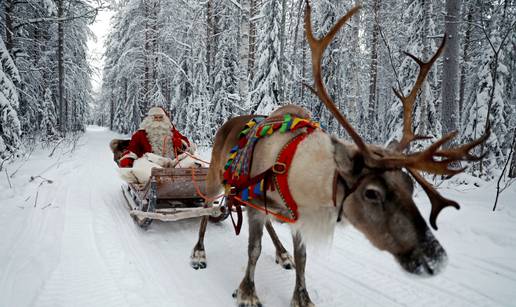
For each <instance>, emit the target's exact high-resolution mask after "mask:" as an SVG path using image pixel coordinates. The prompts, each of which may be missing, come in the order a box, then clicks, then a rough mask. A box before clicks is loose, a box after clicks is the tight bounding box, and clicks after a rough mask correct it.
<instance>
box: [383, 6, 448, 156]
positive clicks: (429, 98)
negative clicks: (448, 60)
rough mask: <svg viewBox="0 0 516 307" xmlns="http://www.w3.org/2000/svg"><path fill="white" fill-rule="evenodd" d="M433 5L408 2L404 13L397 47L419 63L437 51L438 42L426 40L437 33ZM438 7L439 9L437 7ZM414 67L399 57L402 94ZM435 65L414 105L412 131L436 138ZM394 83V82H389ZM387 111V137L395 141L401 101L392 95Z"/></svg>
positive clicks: (438, 126) (410, 81) (413, 76)
mask: <svg viewBox="0 0 516 307" xmlns="http://www.w3.org/2000/svg"><path fill="white" fill-rule="evenodd" d="M434 7H436V6H435V4H434V2H433V1H422V0H417V1H412V2H410V3H408V7H406V8H405V10H404V20H405V22H404V23H405V25H404V26H403V30H402V33H405V35H407V36H406V38H405V42H400V43H399V48H402V49H403V50H404V51H406V52H409V53H411V54H413V55H415V56H416V57H419V58H421V59H422V60H425V61H426V60H428V59H429V58H430V56H431V55H432V54H433V53H434V52H435V51H436V50H437V47H438V43H439V42H440V41H439V40H435V39H430V37H436V34H437V33H438V29H437V25H436V24H435V22H434V20H433V16H436V14H434V13H433V12H434ZM437 7H440V6H437ZM418 71H419V70H418V66H417V64H416V63H415V62H414V61H413V60H412V59H410V58H409V57H407V56H404V55H403V60H402V63H401V67H400V68H399V82H400V85H401V87H402V88H401V90H402V92H403V93H405V94H407V93H408V92H409V90H410V89H411V88H412V86H413V84H414V82H415V79H416V77H417V74H418ZM438 73H439V62H436V63H435V64H434V66H433V67H432V69H431V70H430V72H429V73H428V75H427V78H426V81H425V82H424V83H423V86H422V87H421V91H420V93H419V96H418V98H417V100H416V103H415V109H414V119H413V123H414V130H415V132H416V133H417V134H420V135H427V136H433V137H439V136H440V135H441V122H440V120H439V116H438V114H439V113H438V110H439V104H438V103H439V94H440V92H439V78H438V77H437V76H438ZM393 83H394V82H393ZM391 97H392V98H391V99H392V101H393V102H392V103H391V104H390V105H391V107H390V108H389V109H388V119H387V131H388V135H389V138H388V140H392V139H399V138H400V137H401V129H402V115H403V113H402V112H401V110H402V109H403V107H402V106H401V102H400V101H399V99H397V98H396V97H395V96H394V95H392V96H391ZM423 145H424V142H418V143H417V144H416V145H415V146H417V147H420V146H423Z"/></svg>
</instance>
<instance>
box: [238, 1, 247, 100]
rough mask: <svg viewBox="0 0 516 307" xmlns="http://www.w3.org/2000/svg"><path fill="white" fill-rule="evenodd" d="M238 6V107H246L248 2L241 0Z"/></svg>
mask: <svg viewBox="0 0 516 307" xmlns="http://www.w3.org/2000/svg"><path fill="white" fill-rule="evenodd" d="M240 6H241V7H242V10H241V11H240V14H241V16H240V50H239V55H240V57H239V59H240V77H239V91H240V105H241V106H242V107H243V106H246V107H247V103H248V94H249V80H248V76H249V43H250V39H249V12H250V3H249V0H241V1H240Z"/></svg>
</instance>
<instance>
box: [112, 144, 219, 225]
mask: <svg viewBox="0 0 516 307" xmlns="http://www.w3.org/2000/svg"><path fill="white" fill-rule="evenodd" d="M117 141H118V140H117ZM126 143H127V142H125V141H120V142H119V143H118V144H119V145H118V146H116V147H115V148H112V149H113V152H114V154H115V161H117V152H119V151H120V150H121V149H123V147H124V145H126ZM207 174H208V168H206V167H199V168H153V169H152V171H151V176H150V179H149V180H148V181H147V182H146V183H130V182H129V183H124V184H122V193H123V195H124V198H125V200H126V204H127V206H128V208H129V214H130V215H131V216H132V217H133V219H134V220H135V222H136V223H137V224H138V225H139V226H140V227H142V228H147V227H148V226H150V225H151V223H152V221H154V220H159V221H163V222H171V221H178V220H183V219H188V218H195V217H201V216H208V217H209V220H210V221H211V222H214V223H216V222H220V221H222V220H224V219H225V218H227V217H228V214H229V212H228V210H227V207H226V205H225V202H224V201H223V199H220V200H218V201H216V202H215V203H214V205H213V206H210V207H209V208H208V207H206V203H205V199H204V198H203V197H202V195H205V194H206V175H207Z"/></svg>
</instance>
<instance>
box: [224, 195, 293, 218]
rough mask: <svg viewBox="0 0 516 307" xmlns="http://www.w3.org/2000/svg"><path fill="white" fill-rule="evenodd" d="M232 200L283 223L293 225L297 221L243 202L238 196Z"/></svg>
mask: <svg viewBox="0 0 516 307" xmlns="http://www.w3.org/2000/svg"><path fill="white" fill-rule="evenodd" d="M233 198H234V199H235V200H237V201H238V202H240V203H241V204H244V205H245V206H248V207H251V208H254V209H256V210H260V211H262V212H265V214H270V215H272V216H274V217H275V218H277V219H278V220H281V221H283V222H287V223H295V222H296V221H297V220H296V219H293V218H290V217H286V216H284V215H282V214H279V213H276V212H273V211H271V210H268V209H267V208H265V209H264V208H263V207H261V206H258V205H255V204H253V203H251V202H248V201H245V200H243V199H242V198H240V197H238V196H233Z"/></svg>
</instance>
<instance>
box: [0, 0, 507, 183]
mask: <svg viewBox="0 0 516 307" xmlns="http://www.w3.org/2000/svg"><path fill="white" fill-rule="evenodd" d="M358 3H359V4H361V5H362V6H363V8H362V9H361V10H360V12H359V14H358V15H357V16H356V17H354V18H353V19H352V20H351V22H350V23H349V24H348V25H347V26H346V27H345V28H344V29H343V30H342V31H341V33H340V34H339V35H338V36H337V38H336V40H335V41H334V42H333V43H332V44H331V46H330V48H329V49H330V51H327V53H326V55H325V57H324V60H323V69H324V78H325V82H326V85H327V87H328V89H329V92H330V95H332V97H333V98H334V100H335V101H336V102H337V103H338V105H339V108H340V109H341V110H342V112H344V114H345V115H346V116H348V118H349V119H350V121H351V122H352V124H353V125H355V126H356V127H358V129H359V132H360V133H361V134H362V135H363V136H364V137H365V138H366V139H367V140H368V141H370V142H376V143H387V142H388V141H389V140H391V139H393V138H397V137H399V135H400V133H401V116H402V115H401V114H402V113H401V103H400V101H399V100H398V99H397V98H396V96H395V95H394V94H393V91H392V88H393V87H394V88H396V89H402V90H403V91H404V92H407V91H408V90H409V89H410V87H411V86H412V84H413V82H414V79H415V77H416V74H417V65H415V63H414V62H413V61H412V60H411V59H410V58H408V57H407V56H406V55H405V54H404V53H403V52H404V51H408V52H410V53H412V54H414V55H416V56H418V57H420V58H423V59H426V58H428V57H429V56H431V54H433V52H434V51H435V50H436V48H437V46H438V45H439V43H440V41H441V40H442V37H443V35H444V33H447V35H448V44H447V48H446V51H445V54H444V56H442V57H441V59H440V60H439V61H438V63H437V65H435V67H434V68H433V70H432V71H431V73H430V75H429V77H428V81H427V82H426V83H425V84H424V86H423V89H422V91H421V93H420V95H419V97H418V102H417V105H416V110H415V112H414V116H415V123H416V132H417V133H419V134H423V135H431V136H433V137H434V138H435V137H439V136H440V135H442V134H443V133H445V132H448V131H451V130H454V129H458V130H459V131H460V141H467V140H471V139H473V138H475V137H478V136H479V135H480V134H481V133H482V132H483V131H484V128H485V126H486V124H487V122H490V125H491V127H492V132H493V133H492V135H491V137H490V139H489V140H488V143H487V149H488V156H487V157H486V158H484V159H483V161H482V163H479V164H477V166H476V167H474V168H471V169H470V171H471V172H474V173H475V174H476V175H483V176H485V177H486V178H489V177H490V176H491V173H492V170H493V169H496V168H501V167H503V165H504V163H505V162H507V160H508V159H509V154H510V152H511V146H512V147H514V146H515V145H514V142H512V140H513V139H514V133H515V129H514V128H515V127H516V116H515V109H516V86H515V85H516V82H515V76H516V56H515V52H516V30H515V21H516V17H515V16H516V5H515V3H514V1H509V0H506V1H451V0H448V1H444V0H432V1H420V0H418V1H394V2H392V1H390V2H389V1H381V0H369V1H359V2H358ZM354 4H355V2H354V1H341V0H325V1H313V6H314V14H313V22H314V27H315V29H317V32H318V34H319V35H320V34H322V33H326V32H327V31H328V29H329V27H330V26H331V25H332V24H333V23H334V22H335V21H336V19H337V18H338V17H339V16H341V15H342V14H343V13H345V12H346V10H348V9H349V8H350V7H351V6H352V5H354ZM304 6H305V4H304V1H301V0H296V1H292V0H281V1H266V0H208V1H197V0H184V1H175V0H146V1H141V0H118V1H111V2H107V1H101V0H96V1H91V0H73V1H70V0H45V1H40V0H28V1H19V0H3V1H2V5H1V6H0V18H1V19H0V21H1V23H0V24H1V26H2V31H1V33H2V35H1V41H0V55H1V67H2V69H1V74H0V90H1V91H0V93H1V94H0V103H1V104H0V114H1V116H0V123H1V130H0V156H1V158H2V159H3V160H6V159H13V158H16V157H19V156H20V155H22V154H23V153H24V152H26V151H27V148H30V147H31V144H35V143H40V141H43V143H45V144H46V143H48V142H52V141H53V142H56V141H58V140H59V139H60V138H62V137H64V136H65V135H67V134H69V133H73V132H77V131H83V130H84V127H85V125H86V124H87V123H95V124H98V125H103V126H107V127H110V128H111V129H112V130H114V131H118V132H122V133H130V132H132V131H134V130H135V129H136V128H137V127H138V125H139V123H140V122H141V120H142V118H143V116H144V115H145V112H146V110H147V109H148V108H149V107H150V106H163V107H165V108H166V109H169V110H170V111H171V114H173V121H174V122H175V123H176V125H177V126H178V127H179V128H180V129H182V130H183V131H184V132H185V133H186V134H187V135H188V136H189V137H191V138H192V139H193V140H195V142H196V143H198V144H201V145H209V144H211V142H212V140H213V136H214V132H215V131H216V129H217V127H219V126H220V125H221V124H222V123H223V122H224V121H225V120H226V119H228V118H230V117H232V116H235V115H239V114H245V113H260V114H267V113H269V112H270V111H271V110H273V109H274V108H276V107H277V106H280V105H282V104H285V103H287V102H294V103H297V104H300V105H302V106H306V107H307V108H308V109H310V110H311V111H312V113H313V116H314V118H315V119H316V120H318V121H320V122H321V124H322V126H323V127H324V128H325V129H327V130H328V131H330V132H331V133H335V134H338V135H340V136H342V137H347V136H346V135H345V133H344V132H343V130H342V128H340V127H339V125H338V124H337V122H336V121H335V120H334V119H333V118H332V116H331V115H330V114H329V112H328V111H327V110H326V109H325V108H324V107H323V105H322V104H321V103H320V102H319V101H318V99H317V98H316V97H315V96H314V95H313V94H312V93H311V92H310V90H309V89H308V88H307V87H305V86H303V83H308V84H310V83H311V69H310V65H311V62H310V52H309V49H308V47H307V44H306V41H305V38H304V30H303V10H304ZM103 9H110V10H113V11H114V16H113V18H112V20H111V23H110V28H109V35H108V37H107V41H106V46H105V47H106V50H105V54H104V66H103V67H102V68H100V69H101V70H102V71H101V73H102V87H101V90H100V92H95V93H94V92H93V90H92V86H91V77H92V74H93V69H92V67H90V64H89V63H88V61H87V54H86V51H87V50H86V48H87V47H86V42H87V40H88V38H90V37H91V36H92V35H93V34H92V33H91V31H90V30H89V28H88V24H91V23H92V22H94V20H95V17H96V15H97V13H98V11H99V10H103ZM400 12H401V13H400ZM515 164H516V160H515V159H513V161H512V170H513V174H514V172H516V170H515V168H516V165H515Z"/></svg>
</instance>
